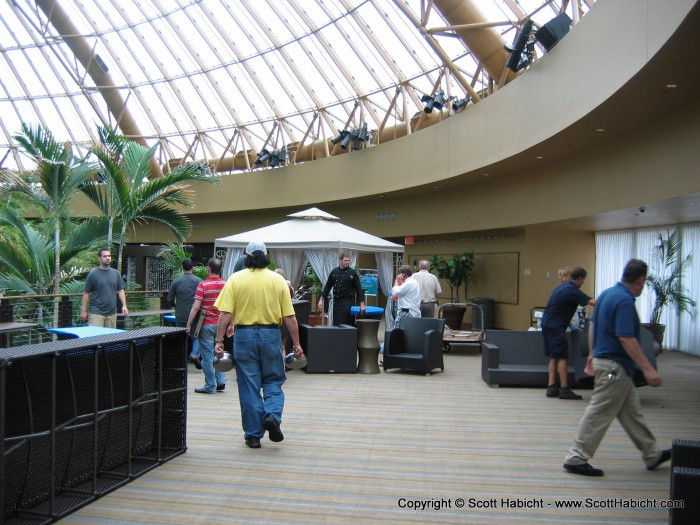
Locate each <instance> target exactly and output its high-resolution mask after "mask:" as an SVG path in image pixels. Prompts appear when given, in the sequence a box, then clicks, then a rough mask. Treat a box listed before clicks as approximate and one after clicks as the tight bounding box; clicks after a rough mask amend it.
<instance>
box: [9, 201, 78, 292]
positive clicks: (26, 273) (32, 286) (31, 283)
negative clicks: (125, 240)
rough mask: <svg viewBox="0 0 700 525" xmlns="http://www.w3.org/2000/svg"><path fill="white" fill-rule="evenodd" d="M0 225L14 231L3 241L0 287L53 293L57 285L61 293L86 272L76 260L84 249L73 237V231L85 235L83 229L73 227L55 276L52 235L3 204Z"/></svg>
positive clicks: (60, 252) (62, 249)
mask: <svg viewBox="0 0 700 525" xmlns="http://www.w3.org/2000/svg"><path fill="white" fill-rule="evenodd" d="M0 225H3V226H5V227H9V228H11V229H12V230H13V232H14V235H13V236H12V239H11V240H9V239H8V241H9V242H2V243H0V266H1V267H2V272H0V291H4V292H6V293H14V294H20V295H21V294H27V295H41V294H50V293H53V292H54V290H55V289H56V288H58V289H59V293H60V292H61V291H62V289H63V287H64V286H65V285H67V284H68V283H70V282H71V281H75V280H77V279H78V278H79V277H80V276H81V275H82V273H84V271H85V270H83V269H82V268H81V267H80V265H79V264H78V265H76V261H75V257H76V256H77V255H79V254H81V253H82V250H83V249H82V247H81V246H80V243H79V242H77V241H75V240H74V239H73V235H77V236H79V237H80V236H82V235H85V232H84V229H79V228H76V229H75V230H73V232H71V233H70V235H69V236H68V238H67V240H66V243H65V245H64V246H63V247H62V248H61V249H60V250H59V264H58V267H59V272H58V275H57V276H56V274H54V268H55V266H56V265H55V264H54V257H55V254H54V241H53V239H52V238H51V236H50V235H47V234H46V233H45V232H43V231H41V230H40V229H38V228H36V227H35V225H34V223H31V222H29V221H26V220H25V219H23V218H22V217H20V216H19V214H18V213H17V212H16V211H14V210H13V209H11V208H0ZM69 265H70V266H69ZM56 279H57V282H56ZM56 284H57V286H56Z"/></svg>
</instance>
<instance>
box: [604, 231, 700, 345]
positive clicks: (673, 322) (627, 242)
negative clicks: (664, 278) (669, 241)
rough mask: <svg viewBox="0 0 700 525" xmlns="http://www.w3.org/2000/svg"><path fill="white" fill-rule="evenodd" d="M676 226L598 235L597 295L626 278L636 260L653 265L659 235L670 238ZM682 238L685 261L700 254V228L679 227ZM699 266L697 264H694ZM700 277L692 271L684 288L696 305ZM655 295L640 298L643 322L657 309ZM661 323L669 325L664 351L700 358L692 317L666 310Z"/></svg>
mask: <svg viewBox="0 0 700 525" xmlns="http://www.w3.org/2000/svg"><path fill="white" fill-rule="evenodd" d="M674 228H675V227H674V226H664V227H658V228H645V229H640V230H623V231H611V232H598V233H596V284H595V290H596V295H598V294H600V293H601V292H602V291H603V290H605V289H606V288H610V287H611V286H613V285H614V284H615V283H616V282H618V281H619V280H620V279H621V277H622V270H623V269H624V267H625V264H626V263H627V261H629V260H630V259H632V258H636V259H641V260H643V261H645V262H647V263H649V262H650V259H651V256H652V253H653V250H654V247H655V246H656V245H657V244H658V239H659V235H661V236H663V237H666V236H667V235H668V234H669V233H670V232H671V231H673V229H674ZM678 228H679V231H680V232H681V238H682V257H685V255H686V254H688V253H691V252H692V253H693V255H696V254H699V253H700V224H689V225H684V226H679V227H678ZM694 264H697V260H694ZM698 275H700V274H699V273H698V272H697V270H696V271H693V270H692V269H691V271H688V272H686V273H685V275H684V277H683V282H682V284H681V286H682V287H683V288H684V289H685V290H686V293H687V294H688V295H689V296H690V297H692V298H693V300H695V301H696V302H699V301H700V278H698ZM653 300H654V294H653V292H651V290H650V289H649V288H648V287H645V288H644V290H643V291H642V294H641V295H640V296H639V298H637V301H636V307H637V313H638V314H639V319H640V320H641V321H642V322H643V323H645V322H648V321H649V318H650V316H651V310H652V307H653ZM661 323H663V324H665V325H666V334H665V336H664V347H666V348H670V349H677V350H681V351H683V352H688V353H691V354H695V355H700V348H699V344H700V324H698V323H695V322H694V318H693V317H692V316H691V315H689V314H683V315H682V316H681V315H679V313H678V311H677V310H676V309H675V308H666V310H665V311H664V313H663V315H662V316H661Z"/></svg>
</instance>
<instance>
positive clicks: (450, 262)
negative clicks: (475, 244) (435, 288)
mask: <svg viewBox="0 0 700 525" xmlns="http://www.w3.org/2000/svg"><path fill="white" fill-rule="evenodd" d="M474 268H475V263H474V252H462V253H456V254H454V255H453V256H452V258H451V259H445V258H444V257H440V256H437V255H433V256H432V257H431V258H430V271H431V272H433V273H434V274H435V275H437V276H438V278H439V279H444V280H445V281H447V283H448V284H449V286H450V302H456V303H458V302H459V289H460V288H461V287H462V284H464V285H465V294H464V295H465V297H466V286H467V284H468V283H469V277H471V275H472V273H474Z"/></svg>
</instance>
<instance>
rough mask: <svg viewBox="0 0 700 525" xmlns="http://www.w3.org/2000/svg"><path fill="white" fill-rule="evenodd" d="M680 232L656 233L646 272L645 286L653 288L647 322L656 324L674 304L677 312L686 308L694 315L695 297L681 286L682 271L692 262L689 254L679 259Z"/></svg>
mask: <svg viewBox="0 0 700 525" xmlns="http://www.w3.org/2000/svg"><path fill="white" fill-rule="evenodd" d="M680 255H681V235H680V232H679V231H678V229H675V230H673V231H672V232H671V233H670V234H668V236H667V237H666V238H664V237H663V236H662V235H661V234H659V236H658V244H657V245H656V246H655V247H654V249H653V252H652V257H651V263H650V265H649V275H648V276H647V286H649V288H651V289H652V290H653V291H654V296H655V298H654V306H653V308H652V311H651V318H650V320H649V322H650V323H651V324H659V323H660V320H661V315H662V314H663V311H664V309H665V308H666V307H667V306H675V307H676V308H677V309H678V312H679V313H683V312H687V313H689V314H690V315H692V316H695V301H693V300H692V299H691V298H690V297H689V296H688V295H686V293H685V291H684V290H683V288H682V281H683V275H684V274H685V272H686V270H689V269H690V267H691V266H692V264H693V254H692V253H689V254H688V255H686V256H685V258H683V259H682V260H681V259H680Z"/></svg>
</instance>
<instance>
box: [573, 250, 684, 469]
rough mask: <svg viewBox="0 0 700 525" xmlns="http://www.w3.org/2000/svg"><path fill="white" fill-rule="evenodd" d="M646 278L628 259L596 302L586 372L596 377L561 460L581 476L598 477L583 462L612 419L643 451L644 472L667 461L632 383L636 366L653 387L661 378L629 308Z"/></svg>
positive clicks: (668, 454) (644, 266)
mask: <svg viewBox="0 0 700 525" xmlns="http://www.w3.org/2000/svg"><path fill="white" fill-rule="evenodd" d="M646 278H647V264H646V263H645V262H644V261H640V260H639V259H632V260H630V261H629V262H628V263H627V265H626V266H625V270H624V272H623V274H622V282H620V283H617V284H616V285H615V286H613V287H612V288H608V289H607V290H605V291H604V292H603V293H602V294H600V297H599V298H598V304H597V305H596V309H595V312H594V313H593V318H592V319H591V322H590V326H589V329H588V343H589V346H590V348H591V353H590V354H589V356H588V360H587V362H586V369H585V371H586V373H587V374H588V375H591V376H595V387H594V389H593V394H592V395H591V401H590V403H589V404H588V406H587V407H586V412H585V413H584V414H583V418H582V419H581V423H580V424H579V427H578V431H577V432H576V438H575V439H574V445H573V446H572V447H571V449H570V450H569V454H568V455H567V456H566V459H565V460H564V470H566V471H567V472H571V473H572V474H581V475H583V476H602V475H603V471H602V470H600V469H597V468H593V467H592V466H591V465H590V464H589V463H588V460H589V459H590V458H592V457H593V455H594V454H595V452H596V450H598V445H600V442H601V441H602V440H603V436H605V433H606V432H607V430H608V427H609V426H610V423H612V421H613V419H615V418H617V419H618V420H619V421H620V424H621V425H622V428H624V429H625V432H627V435H628V436H629V437H630V438H631V439H632V442H633V443H634V444H635V446H636V447H637V448H638V449H639V451H640V452H641V453H642V459H643V460H644V463H645V464H646V467H647V469H648V470H654V469H656V468H657V467H658V466H659V465H661V464H662V463H664V462H666V461H668V460H669V459H671V449H666V450H661V451H659V450H658V448H657V446H656V439H655V438H654V434H652V433H651V430H649V427H648V426H647V424H646V421H645V420H644V415H643V414H642V409H641V404H640V403H639V399H638V397H637V392H636V390H635V386H634V382H633V380H632V378H633V376H634V372H635V367H639V369H640V370H641V371H642V373H643V374H644V379H646V381H647V383H649V385H650V386H652V387H658V386H660V385H661V376H659V373H658V372H657V371H656V369H654V367H653V366H652V364H651V363H650V362H649V360H648V359H647V358H646V356H645V355H644V352H643V350H642V348H641V346H640V345H639V330H640V324H639V316H638V315H637V310H636V309H635V307H634V300H635V297H639V294H641V293H642V290H643V289H644V283H645V282H646Z"/></svg>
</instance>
